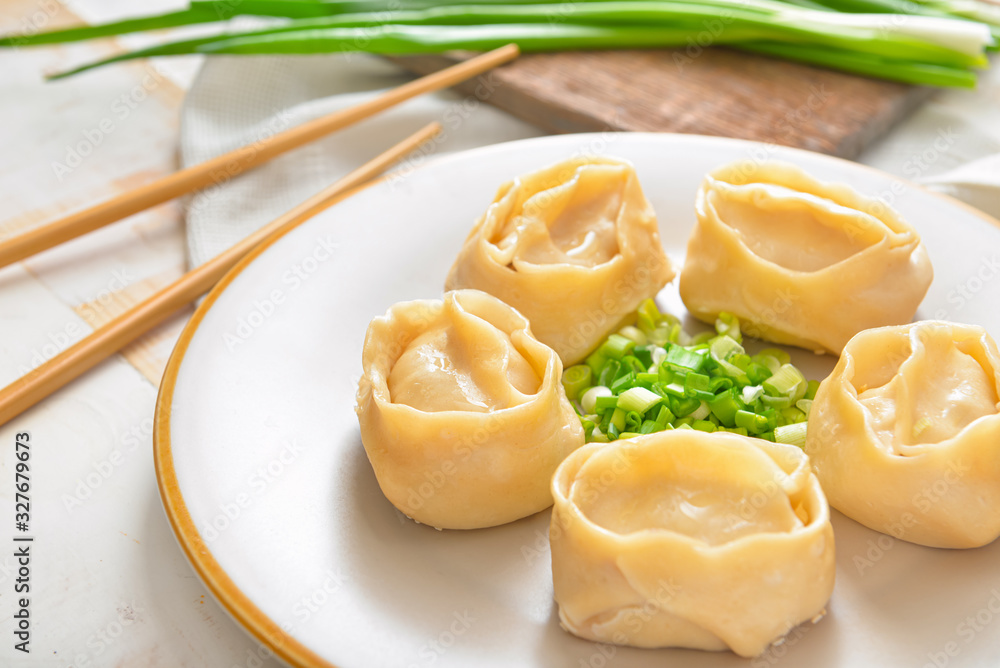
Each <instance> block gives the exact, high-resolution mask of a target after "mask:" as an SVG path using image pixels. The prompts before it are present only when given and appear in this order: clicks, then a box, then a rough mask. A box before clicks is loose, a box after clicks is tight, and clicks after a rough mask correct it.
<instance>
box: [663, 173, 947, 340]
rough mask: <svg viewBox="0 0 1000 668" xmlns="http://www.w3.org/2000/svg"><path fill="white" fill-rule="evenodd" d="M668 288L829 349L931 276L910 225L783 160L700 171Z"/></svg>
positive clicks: (704, 311)
mask: <svg viewBox="0 0 1000 668" xmlns="http://www.w3.org/2000/svg"><path fill="white" fill-rule="evenodd" d="M695 212H696V214H697V218H698V222H697V224H696V225H695V228H694V231H693V233H692V235H691V238H690V240H689V241H688V248H687V257H686V260H685V262H684V267H683V269H682V271H681V277H680V294H681V299H682V300H683V301H684V304H685V306H687V308H688V310H689V311H690V312H691V313H692V314H693V315H694V316H695V317H697V318H699V319H700V320H704V321H705V322H709V323H711V322H714V321H715V318H716V316H717V315H718V314H719V313H720V312H722V311H728V312H731V313H734V314H735V315H737V316H739V318H740V320H741V322H744V323H745V327H744V331H746V332H747V333H749V334H751V335H752V336H755V337H757V338H761V339H765V340H767V341H774V342H776V343H784V344H790V345H795V346H800V347H802V348H807V349H810V350H816V351H829V352H832V353H835V354H839V353H840V351H841V350H842V349H843V347H844V345H845V344H846V343H847V341H848V340H849V339H850V338H851V337H852V336H854V335H855V334H857V333H858V332H860V331H862V330H865V329H869V328H872V327H882V326H886V325H899V324H903V323H906V322H909V321H910V320H911V319H912V318H913V314H914V313H915V312H916V310H917V307H918V306H919V305H920V302H921V300H923V298H924V295H925V294H926V293H927V289H928V287H929V286H930V284H931V279H932V278H933V270H932V268H931V263H930V259H929V258H928V256H927V251H926V249H925V248H924V245H923V243H922V242H921V241H920V237H919V236H918V235H917V233H916V231H914V229H913V228H912V227H910V226H909V225H908V224H907V223H906V222H905V221H903V219H902V218H900V216H899V214H897V213H896V212H895V211H894V210H893V209H891V208H890V207H888V206H886V205H885V204H884V203H882V202H880V201H878V200H876V199H870V198H867V197H863V196H861V195H860V194H858V193H857V192H856V191H854V190H853V189H852V188H850V187H848V186H846V185H843V184H836V183H821V182H819V181H816V180H815V179H813V178H812V177H810V176H809V175H807V174H806V173H805V172H803V171H802V170H801V169H799V168H798V167H796V166H794V165H790V164H787V163H783V162H777V161H769V162H767V163H763V164H759V163H753V162H737V163H732V164H729V165H726V166H723V167H720V168H719V169H716V170H715V171H713V172H711V173H710V174H708V175H707V176H706V177H705V180H704V182H703V183H702V185H701V187H700V188H699V190H698V194H697V198H696V202H695Z"/></svg>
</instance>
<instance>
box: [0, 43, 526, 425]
mask: <svg viewBox="0 0 1000 668" xmlns="http://www.w3.org/2000/svg"><path fill="white" fill-rule="evenodd" d="M517 55H518V48H517V46H516V45H514V44H509V45H507V46H504V47H501V48H499V49H496V50H494V51H490V52H488V53H485V54H483V55H481V56H478V57H476V58H473V59H471V60H468V61H466V62H464V63H460V64H458V65H454V66H452V67H449V68H447V69H444V70H441V71H440V72H435V73H434V74H431V75H428V76H425V77H421V78H420V79H416V80H414V81H411V82H409V83H407V84H404V85H403V86H400V87H398V88H395V89H393V90H391V91H388V92H386V93H383V94H382V95H379V96H378V97H376V98H374V99H372V100H369V101H367V102H364V103H362V104H359V105H357V106H354V107H350V108H348V109H343V110H340V111H336V112H333V113H332V114H329V115H327V116H322V117H320V118H317V119H314V120H312V121H308V122H306V123H303V124H302V125H299V126H296V127H294V128H292V129H290V130H286V131H284V132H281V133H279V134H276V135H273V136H272V137H270V138H268V139H265V140H263V141H259V142H256V143H255V144H253V145H249V146H244V147H242V148H239V149H236V150H235V151H232V152H230V153H226V154H224V155H221V156H219V157H217V158H213V159H211V160H208V161H206V162H204V163H201V164H200V165H195V166H193V167H188V168H187V169H182V170H180V171H178V172H175V173H173V174H171V175H169V176H167V177H164V178H162V179H159V180H157V181H154V182H153V183H150V184H148V185H145V186H141V187H139V188H136V189H135V190H132V191H130V192H128V193H125V194H123V195H120V196H118V197H114V198H112V199H110V200H107V201H105V202H101V203H99V204H97V205H95V206H92V207H90V208H88V209H84V210H83V211H80V212H78V213H74V214H71V215H69V216H66V217H65V218H61V219H59V220H57V221H54V222H52V223H48V224H47V225H43V226H41V227H39V228H36V229H34V230H32V231H30V232H28V233H26V234H23V235H20V236H18V237H15V238H13V239H11V240H9V241H6V242H2V243H0V267H3V266H6V265H8V264H10V263H12V262H16V261H18V260H21V259H24V258H26V257H28V256H30V255H33V254H35V253H38V252H40V251H42V250H45V249H47V248H51V247H52V246H55V245H57V244H60V243H63V242H65V241H68V240H70V239H73V238H76V237H78V236H80V235H82V234H85V233H87V232H91V231H93V230H96V229H98V228H99V227H102V226H104V225H108V224H110V223H113V222H115V221H117V220H121V219H122V218H125V217H126V216H130V215H132V214H134V213H138V212H139V211H143V210H145V209H148V208H149V207H152V206H155V205H157V204H161V203H163V202H166V201H168V200H171V199H173V198H175V197H178V196H180V195H183V194H185V193H188V192H192V191H194V190H198V189H200V188H203V187H205V186H207V185H210V184H211V183H213V182H214V180H215V179H216V175H217V174H219V173H225V174H227V175H232V176H235V175H237V174H240V173H242V172H245V171H247V170H249V169H252V168H254V167H257V166H258V165H261V164H263V163H265V162H267V161H269V160H271V159H273V158H275V157H277V156H279V155H281V154H283V153H285V152H287V151H290V150H292V149H295V148H298V147H300V146H303V145H304V144H307V143H309V142H311V141H313V140H315V139H318V138H320V137H324V136H326V135H328V134H330V133H332V132H334V131H336V130H340V129H342V128H345V127H347V126H349V125H351V124H353V123H356V122H358V121H360V120H363V119H365V118H368V117H369V116H371V115H373V114H376V113H378V112H380V111H383V110H385V109H388V108H389V107H392V106H394V105H396V104H399V103H400V102H404V101H405V100H408V99H410V98H413V97H416V96H417V95H421V94H423V93H427V92H431V91H436V90H441V89H443V88H447V87H449V86H452V85H454V84H456V83H459V82H462V81H465V80H467V79H470V78H472V77H474V76H477V75H479V74H482V73H483V72H485V71H487V70H489V69H492V68H494V67H496V66H498V65H501V64H503V63H505V62H508V61H510V60H513V59H514V58H516V57H517ZM440 131H441V126H440V124H439V123H431V124H430V125H428V126H426V127H424V128H422V129H421V130H419V131H418V132H416V133H414V134H413V135H410V136H409V137H407V138H406V139H404V140H403V141H402V142H400V143H398V144H396V145H395V146H393V147H392V148H390V149H389V150H387V151H385V152H384V153H382V154H381V155H379V156H377V157H376V158H374V159H373V160H371V161H369V162H367V163H365V164H364V165H362V166H361V167H359V168H358V169H356V170H355V171H353V172H351V173H350V174H348V175H347V176H345V177H344V178H342V179H340V180H339V181H337V182H336V183H334V184H333V185H331V186H329V187H328V188H326V189H324V190H323V191H321V192H319V193H317V194H316V195H314V196H312V197H311V198H309V199H308V200H306V201H305V202H303V203H302V204H300V205H298V206H297V207H295V208H294V209H292V210H291V211H289V212H287V213H285V214H283V215H282V216H280V217H278V218H276V219H275V220H273V221H271V222H270V223H268V224H267V225H265V226H264V227H262V228H261V229H260V230H258V231H257V232H255V233H253V234H251V235H250V236H249V237H247V238H246V239H244V240H243V241H241V242H239V243H237V244H236V245H235V246H233V247H232V248H230V249H229V250H227V251H225V252H224V253H221V254H220V255H218V256H216V257H215V258H213V259H212V260H209V261H208V262H206V263H205V264H203V265H202V266H200V267H198V268H196V269H193V270H191V271H189V272H187V273H186V274H184V275H183V276H181V277H180V278H179V279H177V280H176V281H174V282H173V283H171V284H170V285H168V286H167V287H165V288H163V289H162V290H160V291H159V292H157V293H156V294H154V295H153V296H151V297H149V298H148V299H146V300H145V301H143V302H141V303H139V304H138V305H136V306H134V307H133V308H131V309H129V310H128V311H126V312H125V313H122V314H121V315H119V316H118V317H116V318H114V319H113V320H111V321H110V322H108V323H106V324H105V325H103V326H101V327H99V328H97V329H95V330H94V331H93V332H92V333H91V334H90V335H89V336H87V337H86V338H84V339H82V340H81V341H79V342H77V343H76V344H74V345H73V346H71V347H69V348H67V349H66V350H64V351H63V352H61V353H59V354H58V355H56V356H55V357H53V358H52V359H50V360H49V361H47V362H45V363H43V364H42V365H40V366H38V367H37V368H35V369H34V370H33V371H31V372H29V373H28V374H27V375H25V376H23V377H22V378H20V379H18V380H16V381H14V382H13V383H11V384H10V385H8V386H7V387H5V388H3V389H2V390H0V425H3V424H5V423H7V422H8V421H10V420H11V419H12V418H14V417H16V416H17V415H19V414H20V413H22V412H23V411H25V410H27V409H28V408H30V407H31V406H34V405H35V404H36V403H38V402H39V401H41V400H42V399H44V398H45V397H47V396H49V395H50V394H52V393H53V392H55V391H56V390H58V389H59V388H61V387H63V386H64V385H66V384H67V383H69V382H70V381H71V380H73V379H74V378H77V377H78V376H80V375H81V374H83V373H84V372H86V371H88V370H89V369H91V368H93V367H94V366H96V365H97V364H98V363H100V362H102V361H103V360H105V359H106V358H108V357H110V356H111V355H113V354H114V353H116V352H118V351H119V350H121V349H122V348H124V347H125V346H126V345H128V344H129V343H131V342H132V341H135V340H136V339H137V338H139V337H140V336H142V335H143V334H145V333H147V332H149V331H150V330H152V329H153V328H155V327H156V326H158V325H160V324H162V323H163V322H165V321H166V320H167V319H168V318H169V317H170V316H172V315H173V314H175V313H177V312H178V311H179V310H180V309H182V308H183V307H184V306H186V305H188V304H190V303H191V302H193V301H194V300H195V299H197V298H198V297H199V296H200V295H202V294H204V293H205V292H207V291H208V290H210V289H211V288H212V286H213V285H215V284H216V283H217V282H218V281H219V280H220V279H221V278H222V277H223V276H224V275H225V274H226V272H228V271H229V270H230V269H231V268H232V267H234V266H235V265H236V264H237V263H238V262H239V260H240V259H241V258H242V257H244V256H245V255H246V254H247V253H249V252H250V251H251V250H252V249H253V248H254V247H256V246H257V245H258V244H260V243H263V242H265V241H267V240H268V239H270V238H271V237H275V236H280V235H282V234H284V233H285V232H287V231H288V230H289V229H291V228H292V227H294V226H296V225H298V224H299V223H301V222H303V221H304V220H306V219H308V218H310V217H312V216H314V215H316V214H317V213H319V212H320V211H323V210H324V209H326V208H327V207H329V206H330V205H332V204H334V203H336V201H339V200H338V198H340V197H341V196H343V195H345V193H349V192H350V191H351V190H352V189H354V188H357V187H358V186H360V185H362V184H364V183H365V182H366V181H369V180H370V179H372V178H375V177H376V176H378V175H379V174H381V173H382V172H384V171H385V170H386V169H388V168H389V167H391V166H392V165H393V164H395V163H396V162H397V161H399V160H400V159H401V158H402V157H404V156H405V155H407V154H408V153H410V152H411V151H413V150H414V149H416V148H417V147H419V146H421V145H422V144H424V143H425V142H427V141H428V140H430V139H431V138H432V137H434V136H435V135H437V134H438V133H439V132H440Z"/></svg>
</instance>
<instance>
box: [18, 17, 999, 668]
mask: <svg viewBox="0 0 1000 668" xmlns="http://www.w3.org/2000/svg"><path fill="white" fill-rule="evenodd" d="M176 5H177V3H176V2H171V1H167V2H164V1H163V0H157V2H155V3H152V2H144V3H141V6H137V5H135V4H134V3H133V4H132V5H131V6H130V5H129V3H127V2H124V1H123V0H76V1H75V2H73V3H72V4H71V5H70V7H69V8H67V7H66V6H63V5H60V4H59V3H58V2H56V0H51V1H43V0H5V1H4V3H3V5H2V7H0V32H4V33H5V32H8V31H11V30H13V29H16V28H18V27H19V26H21V25H22V24H23V22H24V21H26V20H27V21H31V22H35V23H36V24H40V25H43V26H44V27H55V26H57V25H60V24H68V23H72V22H75V21H76V20H78V19H77V18H76V17H82V18H83V19H85V20H87V21H90V22H96V21H105V20H109V19H113V18H118V17H120V16H122V15H125V14H127V13H128V12H131V13H133V14H134V13H136V12H142V13H147V12H151V11H154V10H156V9H169V8H170V7H172V6H176ZM70 9H71V10H72V11H70ZM141 42H142V38H135V37H131V38H125V39H122V40H121V42H120V43H124V44H126V45H129V46H135V45H136V44H139V43H141ZM113 48H115V46H114V43H113V42H112V43H105V44H102V45H96V46H95V45H77V46H72V47H53V48H42V49H20V50H11V51H0V119H2V125H0V128H2V129H0V137H2V138H3V141H2V143H0V195H2V198H0V202H2V209H0V238H3V237H7V236H10V235H14V234H17V233H18V232H20V231H23V230H26V229H29V228H30V227H32V226H35V225H38V224H40V223H42V222H44V221H46V220H49V219H51V218H53V217H55V216H57V215H59V214H61V213H63V212H67V211H69V210H71V209H74V208H77V207H80V206H82V205H85V204H87V203H90V202H93V201H96V200H100V199H103V198H105V197H108V196H111V195H113V194H115V193H119V192H122V191H124V190H127V189H129V188H132V187H134V186H136V185H138V184H141V183H144V182H147V181H148V180H150V179H151V178H154V177H156V176H159V175H162V174H165V173H167V172H170V171H172V170H174V169H175V167H176V139H177V119H178V109H179V106H180V104H181V101H182V99H183V94H184V89H185V87H186V86H188V85H190V82H191V79H192V77H193V75H194V73H195V71H196V68H197V65H198V63H197V59H191V58H183V59H176V60H172V61H169V62H162V63H161V62H156V61H154V62H153V63H148V62H144V61H140V62H132V63H129V64H126V65H120V66H115V67H109V68H105V69H101V70H98V71H96V72H92V73H88V74H86V75H84V76H80V77H77V78H72V79H70V80H68V81H64V82H58V83H45V82H44V81H43V80H42V78H41V74H42V73H43V72H45V71H51V70H55V69H60V68H63V67H65V66H67V65H69V64H70V63H76V62H80V61H82V60H86V59H88V57H92V56H94V55H98V54H101V53H108V52H110V51H111V50H112V49H113ZM996 78H997V77H996V76H995V74H994V76H993V77H992V79H994V80H995V79H996ZM998 98H1000V96H998V93H997V86H996V84H995V83H994V82H991V83H990V84H989V85H987V86H984V87H983V90H981V91H979V92H977V93H974V94H973V93H960V94H956V93H948V94H945V95H940V96H938V97H937V98H936V99H935V100H934V101H932V102H931V103H929V104H928V105H926V107H925V108H924V109H923V110H922V111H921V112H920V113H918V114H917V115H916V116H915V117H914V118H913V119H911V120H910V121H908V122H907V123H906V126H907V127H906V129H905V132H902V133H901V132H900V131H897V132H896V133H894V135H893V137H892V138H890V141H887V142H883V144H882V145H881V146H879V147H876V148H875V149H874V150H872V151H870V152H869V154H868V156H867V159H866V162H869V163H872V164H875V165H877V166H880V167H882V168H884V169H887V170H888V171H892V172H895V173H900V174H906V173H907V172H906V170H907V169H908V168H912V165H913V160H914V158H918V157H919V156H921V155H924V153H923V152H924V151H925V150H926V148H927V146H928V141H929V140H931V139H933V137H935V136H936V133H939V132H941V131H944V130H947V129H948V128H949V127H950V126H949V125H948V124H950V123H952V122H953V121H952V120H948V119H954V118H962V119H965V120H966V121H974V122H975V124H976V125H977V126H979V127H980V128H985V129H984V130H983V132H982V133H981V134H980V135H979V137H978V138H977V140H976V142H975V146H974V147H973V149H974V150H972V149H970V147H969V146H967V144H968V142H967V141H966V137H967V134H966V133H964V132H959V133H958V138H957V139H956V140H954V141H952V142H951V143H949V144H946V145H942V146H943V148H942V149H941V150H939V151H937V154H936V157H934V158H933V160H930V161H929V164H927V165H925V166H924V167H922V168H921V169H922V171H921V174H924V175H926V174H933V173H936V172H940V171H942V170H943V169H945V168H947V167H952V166H954V165H955V164H958V163H960V162H964V161H965V160H967V159H969V158H970V157H975V155H974V154H976V153H986V152H990V151H997V150H1000V123H994V122H993V121H994V120H995V116H996V115H998V114H1000V112H998V110H997V107H998V105H996V104H995V100H996V99H998ZM990 99H992V100H993V101H994V104H993V105H990V106H989V107H985V106H980V105H981V104H982V103H983V102H987V101H989V100H990ZM942 119H944V120H942ZM74 151H75V154H76V156H77V157H74V156H73V153H74ZM970 151H971V153H970ZM925 162H927V161H925ZM62 165H65V166H66V168H68V169H64V168H63V167H62ZM909 176H913V174H909ZM183 249H184V245H183V227H182V220H181V209H180V206H179V205H178V204H176V203H173V204H167V205H163V206H160V207H157V208H155V209H152V210H150V211H148V212H145V213H142V214H139V215H136V216H133V217H132V218H129V219H127V220H125V221H123V222H120V223H118V224H115V225H112V226H110V227H108V228H105V229H103V230H101V231H98V232H96V233H94V234H90V235H87V236H85V237H83V238H80V239H78V240H75V241H73V242H71V243H68V244H65V245H63V246H61V247H59V248H57V249H54V250H52V251H49V252H46V253H43V254H41V255H39V256H37V257H34V258H31V259H29V260H27V261H25V262H22V263H20V264H17V265H15V266H11V267H7V268H4V269H2V270H0V384H3V385H6V384H7V383H9V382H11V381H13V380H14V379H15V378H17V377H18V376H20V375H22V374H23V373H25V372H26V371H27V370H29V369H31V368H33V367H34V366H37V364H39V363H40V362H41V361H42V360H44V359H47V358H49V357H51V356H52V355H54V354H55V353H56V352H57V351H58V350H60V349H62V348H64V347H66V346H67V345H70V344H71V343H73V342H75V341H76V340H78V339H79V338H81V337H82V336H84V335H85V334H86V333H87V332H89V331H90V328H91V326H93V325H99V324H101V323H103V322H105V321H107V320H108V319H109V318H110V317H113V316H114V315H115V314H117V313H119V312H120V311H121V310H122V309H125V308H128V307H129V306H131V305H133V304H135V303H136V302H137V301H139V300H141V299H143V298H145V297H146V296H148V295H149V294H151V293H152V292H153V291H155V290H156V289H158V288H159V287H161V286H163V285H164V284H166V283H167V282H169V281H171V280H173V279H174V278H176V277H177V276H178V275H180V273H181V272H182V271H183V270H184V250H183ZM189 315H190V311H187V312H185V313H184V314H182V315H181V316H179V317H177V318H174V319H173V320H172V321H171V322H169V323H168V324H166V325H164V326H163V327H161V328H159V329H158V330H156V331H155V332H153V333H151V334H150V335H148V336H146V337H145V338H143V339H142V340H140V341H139V342H137V343H136V344H134V345H132V346H130V347H129V348H127V349H126V350H125V351H124V352H123V353H122V354H120V355H118V356H116V357H114V358H112V359H110V360H109V361H107V362H105V363H104V364H102V365H100V366H99V367H98V368H96V369H95V370H93V371H92V372H90V373H89V374H87V375H86V376H85V377H84V378H82V379H80V380H78V381H76V382H75V383H73V384H71V385H70V386H68V387H66V388H65V389H63V390H62V391H60V392H58V393H56V394H55V395H53V396H52V397H50V398H48V399H47V400H45V401H43V402H42V403H41V404H39V405H38V406H36V407H35V408H34V409H32V410H30V411H28V412H26V413H25V414H23V415H22V416H21V417H19V418H17V419H15V420H14V421H13V422H12V423H11V424H9V425H6V426H4V427H0V631H2V633H0V666H8V665H9V666H53V667H56V666H58V667H59V668H65V667H67V666H73V667H74V668H87V667H88V666H180V667H183V666H199V667H200V666H226V667H229V666H258V667H261V668H264V667H267V666H274V665H277V664H276V663H275V662H273V660H269V659H267V658H266V656H267V652H266V651H264V650H262V649H261V648H260V647H259V646H258V645H257V644H256V643H255V642H253V641H252V640H251V639H250V638H249V637H248V636H247V635H246V634H244V632H243V631H242V630H241V629H240V628H239V627H238V626H236V625H235V624H234V623H233V622H232V621H231V620H230V619H229V618H228V617H227V615H226V614H225V612H224V611H223V610H222V609H221V608H220V607H219V606H217V605H216V604H215V602H214V601H213V600H212V599H211V597H210V596H209V595H208V593H207V591H206V589H205V587H204V586H203V585H202V583H201V582H200V581H199V580H198V578H197V577H196V576H195V574H194V572H193V571H192V569H191V568H190V566H189V565H188V564H187V562H186V561H185V559H184V557H183V555H182V553H181V551H180V550H179V549H178V547H177V545H176V543H175V540H174V537H173V534H172V533H171V530H170V527H169V526H168V524H167V521H166V518H165V516H164V514H163V510H162V507H161V505H160V500H159V496H158V493H157V488H156V480H155V474H154V471H153V465H152V456H151V447H152V441H151V431H152V416H153V406H154V402H155V399H156V393H157V386H158V383H159V378H160V375H161V373H162V371H163V368H164V366H165V364H166V360H167V357H168V356H169V354H170V351H171V349H172V347H173V344H174V341H175V340H176V338H177V336H178V334H179V332H180V329H181V327H182V326H183V324H184V322H185V320H186V318H187V317H189ZM24 431H28V432H30V434H31V443H32V450H31V452H32V458H31V478H32V488H31V497H32V506H31V519H32V524H31V532H30V534H31V535H33V536H34V537H35V542H34V543H33V544H32V547H31V550H32V565H31V568H32V570H31V594H30V597H31V605H30V610H31V615H32V637H31V654H30V655H24V654H22V653H20V652H16V651H14V649H13V644H14V642H13V640H12V634H11V629H12V626H13V619H12V615H13V613H14V610H15V597H14V584H15V582H14V580H15V578H16V577H17V576H16V568H15V560H14V558H13V552H14V548H13V546H14V543H13V540H12V539H13V536H14V534H15V533H16V532H15V529H14V487H13V485H14V470H13V469H14V463H15V459H14V454H13V453H14V438H15V434H16V433H18V432H24ZM4 544H6V547H4ZM262 657H264V658H262Z"/></svg>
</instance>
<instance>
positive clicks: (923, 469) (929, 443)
mask: <svg viewBox="0 0 1000 668" xmlns="http://www.w3.org/2000/svg"><path fill="white" fill-rule="evenodd" d="M998 393H1000V355H998V353H997V346H996V343H994V341H993V339H992V338H990V336H989V334H987V333H986V332H985V331H984V330H983V329H982V328H980V327H975V326H972V325H957V324H953V323H948V322H938V321H924V322H918V323H914V324H910V325H900V326H897V327H883V328H880V329H872V330H869V331H866V332H861V333H860V334H858V335H857V336H855V337H854V338H853V339H851V341H850V342H849V343H848V344H847V347H846V348H844V353H843V355H842V356H841V358H840V361H839V362H838V363H837V366H836V368H835V369H834V370H833V373H832V374H831V375H830V377H829V378H827V379H826V380H825V381H823V383H821V384H820V387H819V390H818V391H817V393H816V398H815V400H814V401H813V403H812V410H811V412H810V415H809V428H808V432H807V436H806V446H805V449H806V452H807V453H808V454H809V457H810V459H811V460H812V462H813V466H814V468H815V470H816V475H817V476H818V477H819V479H820V482H821V483H822V484H823V489H824V490H825V491H826V493H827V495H828V497H829V499H830V505H832V506H833V507H834V508H836V509H837V510H839V511H840V512H842V513H844V514H845V515H847V516H848V517H850V518H852V519H854V520H857V521H858V522H860V523H862V524H864V525H865V526H867V527H870V528H872V529H875V530H876V531H881V532H883V533H887V534H891V535H893V536H895V537H896V538H902V539H904V540H908V541H910V542H913V543H919V544H921V545H930V546H932V547H952V548H964V547H979V546H980V545H986V544H987V543H990V542H992V541H993V540H994V539H995V538H997V536H998V535H1000V456H998V454H1000V414H998V412H997V411H998V408H1000V405H998V403H997V402H998V396H997V395H998Z"/></svg>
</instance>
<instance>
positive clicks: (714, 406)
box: [708, 391, 743, 427]
mask: <svg viewBox="0 0 1000 668" xmlns="http://www.w3.org/2000/svg"><path fill="white" fill-rule="evenodd" d="M708 407H709V409H711V411H712V414H713V415H715V417H717V418H719V421H720V422H722V424H724V425H726V426H727V427H734V426H736V411H738V410H742V409H743V406H742V404H741V403H740V401H739V400H738V399H737V398H736V395H735V394H734V393H733V392H732V391H729V392H721V393H719V394H718V395H716V396H715V398H714V399H712V400H711V401H709V402H708Z"/></svg>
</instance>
